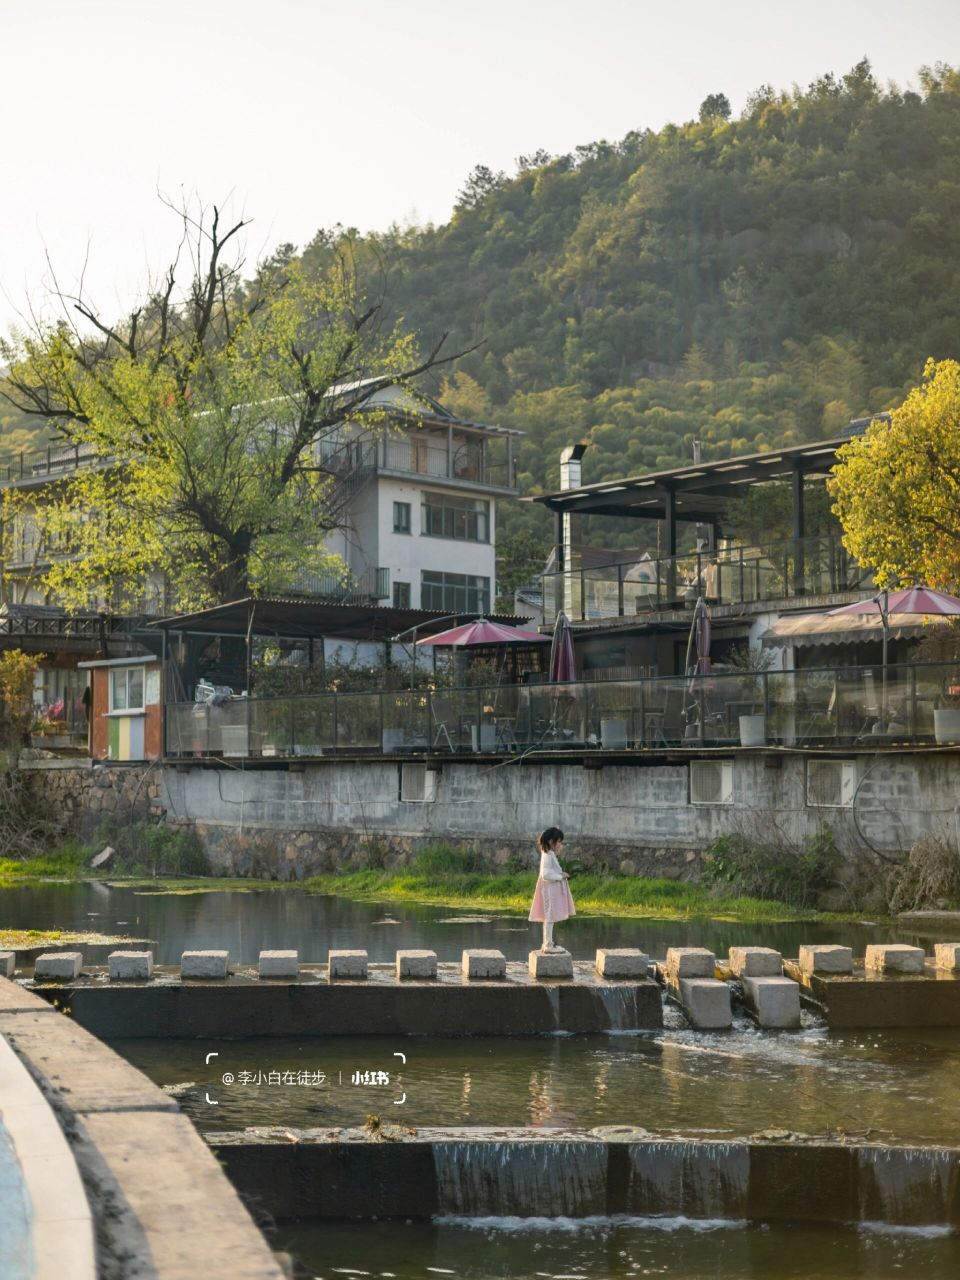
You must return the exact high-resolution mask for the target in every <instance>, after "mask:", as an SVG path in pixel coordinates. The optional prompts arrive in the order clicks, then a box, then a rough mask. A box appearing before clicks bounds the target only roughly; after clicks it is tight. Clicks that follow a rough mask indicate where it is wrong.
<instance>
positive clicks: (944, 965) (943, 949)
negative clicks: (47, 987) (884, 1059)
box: [0, 942, 960, 973]
mask: <svg viewBox="0 0 960 1280" xmlns="http://www.w3.org/2000/svg"><path fill="white" fill-rule="evenodd" d="M2 955H3V952H0V956H2ZM933 957H934V962H935V964H936V966H937V968H938V969H948V970H950V971H951V972H953V973H956V971H957V970H958V969H960V942H938V943H937V944H936V946H935V947H934V948H933Z"/></svg>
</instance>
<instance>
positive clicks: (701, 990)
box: [679, 978, 733, 1031]
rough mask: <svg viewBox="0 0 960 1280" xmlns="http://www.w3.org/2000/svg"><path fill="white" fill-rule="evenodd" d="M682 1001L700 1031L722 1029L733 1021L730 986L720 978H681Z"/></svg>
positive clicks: (685, 1010)
mask: <svg viewBox="0 0 960 1280" xmlns="http://www.w3.org/2000/svg"><path fill="white" fill-rule="evenodd" d="M679 986H680V1003H681V1004H682V1005H683V1011H684V1013H685V1014H686V1015H687V1017H688V1018H689V1019H690V1023H691V1025H692V1026H694V1027H696V1029H697V1030H698V1031H722V1030H725V1029H726V1028H727V1027H729V1026H731V1025H732V1023H733V1014H732V1012H731V1009H730V988H729V987H728V986H727V984H726V983H725V982H721V981H720V980H719V978H681V979H680V982H679Z"/></svg>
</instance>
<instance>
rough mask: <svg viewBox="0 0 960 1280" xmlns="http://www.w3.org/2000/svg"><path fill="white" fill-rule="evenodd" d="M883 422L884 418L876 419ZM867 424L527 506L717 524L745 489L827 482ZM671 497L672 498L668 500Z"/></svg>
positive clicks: (547, 495) (563, 493) (565, 492)
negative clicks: (796, 480) (842, 451)
mask: <svg viewBox="0 0 960 1280" xmlns="http://www.w3.org/2000/svg"><path fill="white" fill-rule="evenodd" d="M877 416H878V417H881V418H884V417H885V416H886V415H884V414H879V415H877ZM870 421H871V419H870V418H858V419H856V421H854V422H851V423H850V424H849V426H848V427H847V428H846V431H845V432H844V434H843V435H839V436H834V437H832V438H831V439H829V440H818V441H814V442H812V443H809V444H801V445H795V446H793V447H791V448H789V449H774V450H771V451H770V452H768V453H748V454H742V455H741V456H740V457H736V458H720V459H718V460H717V461H715V462H698V463H690V464H689V465H688V466H683V467H671V468H669V469H668V470H665V471H650V472H647V474H646V475H641V476H631V477H628V478H626V479H623V480H604V481H601V482H600V483H599V484H588V485H582V486H581V487H580V488H577V489H566V490H561V491H559V492H557V493H545V494H541V495H540V496H538V497H535V498H528V499H525V501H528V502H540V503H542V504H543V505H544V506H546V507H549V508H550V510H551V511H556V512H568V513H570V514H577V513H580V514H597V515H608V516H636V517H638V518H640V519H648V520H663V519H666V518H667V507H668V504H672V507H673V513H674V514H675V515H676V517H677V518H679V519H687V520H704V521H707V520H716V519H719V518H720V517H721V516H722V514H723V511H724V508H725V506H726V504H727V502H729V501H730V499H731V498H738V497H741V496H742V494H743V491H744V486H749V485H754V484H760V483H762V482H764V481H767V480H788V479H791V478H793V477H795V476H800V477H804V478H807V477H814V476H826V475H827V474H829V471H830V468H831V467H832V466H833V464H834V462H835V460H836V455H837V450H838V449H839V448H840V446H841V445H844V444H846V443H847V442H848V441H849V440H850V438H851V436H854V435H859V434H861V433H862V432H863V431H864V430H865V429H866V427H867V425H868V424H869V422H870ZM671 495H672V497H671Z"/></svg>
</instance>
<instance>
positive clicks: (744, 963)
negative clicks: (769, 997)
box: [727, 947, 783, 978]
mask: <svg viewBox="0 0 960 1280" xmlns="http://www.w3.org/2000/svg"><path fill="white" fill-rule="evenodd" d="M727 957H728V963H729V965H730V972H731V973H732V974H733V976H734V977H735V978H779V977H780V975H781V974H782V973H783V956H782V955H781V954H780V952H779V951H774V950H773V948H772V947H731V948H730V950H729V951H728V953H727Z"/></svg>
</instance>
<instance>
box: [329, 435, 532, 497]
mask: <svg viewBox="0 0 960 1280" xmlns="http://www.w3.org/2000/svg"><path fill="white" fill-rule="evenodd" d="M497 443H498V442H493V446H492V447H491V445H490V443H489V442H488V443H487V445H486V446H485V447H484V448H480V446H479V444H477V443H474V442H470V441H465V440H463V439H462V438H461V439H457V438H456V437H455V438H454V440H453V442H452V444H451V447H450V448H449V449H448V448H447V447H446V445H443V444H428V443H427V442H426V440H410V439H402V438H397V437H394V436H389V435H387V436H384V437H383V438H382V439H379V440H351V441H348V442H347V443H345V444H341V445H337V446H336V447H332V448H328V449H324V450H322V451H321V454H320V460H321V463H322V465H323V467H324V468H325V469H326V470H327V471H329V472H331V474H333V475H337V476H343V477H346V476H349V475H351V474H353V473H362V472H364V471H372V470H379V471H402V472H404V473H406V474H410V475H421V476H427V477H429V478H431V479H435V480H446V479H449V480H465V481H470V482H472V483H474V484H481V485H492V486H494V487H498V488H512V487H513V480H512V477H511V476H510V474H509V468H508V464H507V459H506V457H501V456H499V452H500V451H497Z"/></svg>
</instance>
